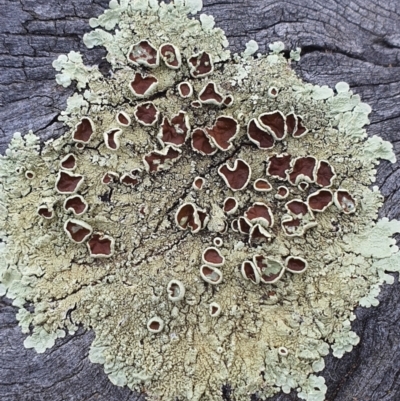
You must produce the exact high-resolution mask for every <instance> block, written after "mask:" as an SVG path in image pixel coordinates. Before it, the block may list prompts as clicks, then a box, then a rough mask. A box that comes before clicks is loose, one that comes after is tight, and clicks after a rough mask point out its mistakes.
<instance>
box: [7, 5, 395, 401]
mask: <svg viewBox="0 0 400 401" xmlns="http://www.w3.org/2000/svg"><path fill="white" fill-rule="evenodd" d="M200 10H201V1H200V0H176V1H175V2H174V3H170V4H164V3H161V4H160V3H159V2H158V1H157V0H120V1H119V2H118V1H116V0H112V1H111V2H110V9H109V10H107V11H106V12H105V13H104V14H103V15H102V16H100V17H99V18H97V19H92V20H91V21H90V23H91V26H92V27H93V28H95V29H94V30H93V31H92V32H91V33H89V34H87V35H86V36H85V37H84V41H85V44H86V45H87V46H88V47H89V48H92V47H94V46H105V47H106V49H107V60H108V62H109V63H110V64H111V66H112V70H111V74H109V76H107V77H104V76H103V75H102V74H101V73H100V71H99V69H98V68H97V67H96V66H92V67H86V66H85V65H84V64H83V61H82V58H81V56H80V54H78V53H75V52H71V53H70V54H69V55H68V56H60V57H59V58H58V59H57V60H56V61H55V62H54V67H55V68H56V69H57V71H59V74H58V75H57V82H58V83H59V84H61V85H63V86H64V87H67V86H69V85H70V84H71V83H72V82H75V83H76V86H77V90H76V93H75V94H74V95H73V96H72V97H70V98H69V99H68V104H67V108H66V110H65V111H64V112H62V115H61V119H62V121H64V123H65V126H66V128H67V131H66V134H65V135H63V136H62V137H60V138H58V139H56V140H51V141H48V142H47V143H46V144H44V145H41V144H40V140H39V138H38V137H37V136H35V135H34V134H33V133H29V134H27V135H26V136H24V137H23V136H21V134H18V133H17V134H15V135H14V138H13V140H12V142H11V144H10V146H9V149H8V150H7V151H6V154H5V156H2V157H1V159H0V180H1V181H0V207H1V214H0V226H1V231H0V236H1V239H2V242H1V243H0V280H1V283H2V284H0V293H1V294H2V295H3V294H7V296H8V297H10V298H12V299H13V300H14V304H15V305H16V306H18V307H19V312H18V316H17V317H18V320H19V324H20V326H21V328H22V330H23V332H24V333H27V334H29V336H28V337H27V339H26V341H25V346H26V347H29V348H30V347H33V348H35V349H36V350H37V351H38V352H44V351H45V350H46V349H47V348H50V347H52V346H53V345H54V342H55V340H56V339H57V338H58V337H62V336H64V335H66V333H69V334H73V333H74V332H75V331H76V330H77V327H78V326H79V325H82V326H83V327H85V328H88V329H92V330H93V331H94V332H95V334H96V338H95V340H94V343H93V344H92V347H91V350H90V359H91V361H92V362H95V363H101V364H103V365H104V369H105V371H106V373H107V374H108V375H109V377H110V380H111V381H112V382H113V383H114V384H116V385H120V386H123V385H128V386H129V387H130V388H132V389H135V390H140V391H144V392H145V393H146V394H148V396H149V398H150V399H160V400H163V401H167V400H168V401H169V400H171V401H172V400H175V399H180V400H220V399H222V390H221V389H222V387H223V386H224V385H228V386H229V387H230V388H231V389H232V396H233V397H234V399H236V400H248V399H249V398H250V395H251V394H257V395H258V396H259V397H260V398H267V397H269V396H271V395H273V394H274V393H276V392H278V391H280V390H282V391H284V392H290V391H291V389H296V390H297V391H298V394H299V397H300V398H302V399H305V400H309V401H323V400H324V394H325V391H326V386H325V384H324V379H323V377H322V376H318V372H321V371H322V370H323V368H324V359H323V357H324V356H325V355H327V354H328V353H329V350H330V348H331V349H332V351H333V354H334V355H335V356H337V357H339V358H340V357H341V356H342V355H343V354H344V353H345V352H349V351H351V349H352V347H353V345H355V344H357V343H358V337H357V335H356V334H355V333H354V332H352V331H351V323H350V322H351V320H352V319H354V318H355V315H354V314H353V313H352V310H353V309H354V307H355V306H357V305H362V306H365V307H369V306H372V305H376V304H377V303H378V301H377V299H376V297H377V295H378V294H379V287H380V285H381V284H382V283H384V282H388V283H390V282H391V281H392V276H390V275H388V274H387V273H386V272H387V271H398V270H399V266H400V257H399V253H398V252H397V251H398V248H397V247H396V245H395V241H394V240H393V239H392V236H393V234H394V233H397V232H399V231H400V223H399V222H398V221H389V220H387V219H385V218H384V219H382V220H377V211H378V208H379V207H380V205H381V204H382V196H381V195H380V192H379V190H378V188H376V187H373V186H372V183H373V182H374V177H375V173H376V171H375V166H376V164H377V162H378V159H379V158H384V159H388V160H390V161H392V162H394V154H393V152H392V148H391V145H390V144H389V143H387V142H384V141H382V140H381V139H380V138H379V137H376V136H374V137H371V138H368V139H367V135H366V131H365V129H364V126H365V125H366V124H368V114H369V113H370V108H369V106H368V105H366V104H364V103H362V102H361V100H360V98H359V96H358V95H355V94H353V92H352V91H351V90H350V89H349V86H348V85H347V84H346V83H343V82H341V83H338V84H337V85H336V87H335V90H332V89H330V88H328V87H325V86H323V87H319V86H315V85H311V84H306V83H304V82H302V81H301V80H300V79H299V78H298V77H297V76H296V74H295V73H294V72H293V71H292V70H291V68H290V63H291V62H292V61H296V60H298V58H299V49H296V51H292V52H291V53H290V58H289V59H287V58H285V57H284V55H283V53H282V51H283V49H284V46H283V44H282V43H274V44H271V45H270V53H269V54H267V55H261V54H256V52H257V44H256V43H255V42H253V41H251V42H249V43H248V45H247V47H246V50H245V51H244V52H243V53H242V54H241V55H240V56H239V55H233V56H232V55H231V54H230V53H229V51H228V50H227V49H226V48H227V46H228V42H227V40H226V38H225V36H224V33H223V31H221V30H220V29H218V28H215V27H214V20H213V18H212V17H211V16H208V15H205V14H200V16H199V17H198V18H194V17H193V16H192V17H190V16H189V14H196V13H197V12H199V11H200ZM371 188H372V189H371Z"/></svg>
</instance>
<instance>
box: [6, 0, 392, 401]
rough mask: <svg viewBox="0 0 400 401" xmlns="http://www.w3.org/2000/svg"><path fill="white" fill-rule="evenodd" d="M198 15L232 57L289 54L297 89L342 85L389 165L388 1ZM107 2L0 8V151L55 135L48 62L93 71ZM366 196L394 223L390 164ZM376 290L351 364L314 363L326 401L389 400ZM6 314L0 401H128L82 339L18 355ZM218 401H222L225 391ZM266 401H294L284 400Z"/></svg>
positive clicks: (384, 328)
mask: <svg viewBox="0 0 400 401" xmlns="http://www.w3.org/2000/svg"><path fill="white" fill-rule="evenodd" d="M204 3H205V12H207V13H210V14H211V15H213V16H214V17H215V20H216V22H217V25H218V26H220V27H221V28H223V29H224V30H225V32H226V33H227V36H228V38H229V40H230V42H231V49H232V51H234V52H235V51H236V52H240V51H242V50H243V49H244V45H245V43H246V42H247V41H248V40H250V39H255V40H256V41H257V42H258V43H259V45H260V50H261V51H265V49H266V46H267V44H268V43H271V42H273V41H276V40H281V41H283V42H284V43H286V44H287V46H288V47H289V48H294V47H296V46H300V47H302V48H303V56H302V59H301V61H300V63H299V64H298V65H297V66H296V67H295V69H296V70H297V72H298V73H299V74H300V75H301V76H302V77H303V79H304V80H306V81H308V82H312V83H315V84H328V85H330V86H333V85H335V83H336V82H338V81H346V82H348V83H349V84H350V86H351V88H352V89H353V90H354V91H355V92H356V93H358V94H360V95H361V97H362V98H363V100H364V101H366V102H368V103H369V104H370V105H371V106H372V108H373V113H372V115H371V126H370V127H369V133H370V134H371V135H373V134H379V135H380V136H382V137H383V138H384V139H387V140H389V141H391V142H392V143H393V145H394V147H395V151H396V154H397V157H398V158H400V135H399V133H400V106H399V105H400V1H399V0H381V1H379V2H377V1H375V0H353V1H351V0H324V1H321V0H312V1H311V0H290V1H287V0H247V1H246V0H214V1H213V0H204ZM107 5H108V0H69V1H62V0H53V1H51V2H49V1H48V0H19V1H18V0H0V38H1V40H0V69H1V73H0V151H2V152H3V151H4V149H5V148H6V145H7V143H8V142H9V140H10V137H11V135H12V133H13V132H15V131H21V132H24V133H25V132H27V130H29V129H32V130H33V131H35V132H37V133H39V134H40V135H41V137H42V138H43V139H46V138H49V137H54V136H58V135H61V134H62V133H63V130H62V126H61V125H60V124H59V123H58V122H57V116H58V114H59V113H60V111H61V110H63V108H64V107H65V102H66V99H67V97H68V96H70V94H71V93H72V89H67V90H65V89H63V88H61V87H59V86H57V85H56V83H55V80H54V76H55V72H54V70H53V68H52V67H51V63H52V61H53V60H54V59H55V58H57V57H58V55H59V54H62V53H68V52H69V51H70V50H75V51H80V52H82V53H83V54H84V55H85V60H86V63H88V64H94V63H101V65H102V66H103V68H104V69H105V70H106V69H107V65H106V64H105V63H104V62H103V61H102V57H103V55H104V53H103V52H102V51H101V50H100V49H93V50H90V51H89V50H87V49H85V47H84V45H83V44H82V35H83V34H84V33H85V32H88V31H89V26H88V20H89V18H91V17H93V16H96V15H98V14H100V13H101V12H102V10H103V9H104V8H105V7H107ZM377 183H378V185H379V186H380V187H381V189H382V191H383V194H384V196H385V198H386V204H385V206H384V207H383V208H382V210H381V215H382V216H383V215H385V216H388V217H390V218H400V202H399V200H400V191H398V187H399V186H400V169H399V164H395V165H391V164H390V163H386V162H384V163H381V165H380V166H379V168H378V180H377ZM395 281H396V283H395V284H394V285H392V286H384V287H383V289H382V292H381V295H380V301H381V303H380V305H379V306H378V307H377V308H371V309H364V308H358V309H357V310H356V314H357V317H358V319H357V320H356V321H355V322H354V324H353V328H354V330H355V331H356V332H357V333H358V335H359V336H360V337H361V342H360V344H359V345H358V346H357V347H355V349H354V350H353V352H352V353H350V354H346V355H345V356H344V357H343V358H342V359H340V360H338V359H335V358H333V357H332V356H328V357H327V358H326V369H325V371H324V372H323V376H324V377H325V378H326V381H327V385H328V394H327V401H398V400H400V379H399V375H400V345H399V344H400V285H399V283H398V278H397V277H396V280H395ZM15 313H16V308H14V307H13V306H11V304H10V302H9V300H7V299H6V298H3V299H2V300H1V303H0V358H1V363H0V399H1V400H7V401H44V400H46V401H48V400H50V401H94V400H96V401H117V400H118V401H133V400H138V399H139V398H143V397H140V396H138V395H136V394H134V393H132V392H131V391H130V390H129V389H127V388H119V387H115V386H113V385H112V384H111V383H110V382H109V381H108V379H107V377H106V375H105V374H104V373H103V371H102V367H101V366H100V365H94V364H91V363H89V361H88V359H87V354H88V349H89V345H90V343H91V341H92V339H93V333H90V332H86V333H85V332H83V331H79V332H78V333H77V334H76V335H75V336H73V337H67V338H65V339H62V340H58V341H57V343H56V346H55V347H54V348H53V349H51V350H49V351H47V352H46V353H45V354H43V355H38V354H36V352H34V351H32V350H26V349H24V347H23V340H24V338H25V336H24V335H23V334H21V332H20V329H19V327H18V326H17V322H16V319H15ZM224 394H225V396H226V398H227V399H228V400H232V401H233V400H234V392H231V391H229V389H225V391H224ZM273 400H275V401H289V400H290V401H295V400H298V398H297V396H296V394H295V393H292V394H290V395H284V394H280V395H277V396H276V397H274V398H273Z"/></svg>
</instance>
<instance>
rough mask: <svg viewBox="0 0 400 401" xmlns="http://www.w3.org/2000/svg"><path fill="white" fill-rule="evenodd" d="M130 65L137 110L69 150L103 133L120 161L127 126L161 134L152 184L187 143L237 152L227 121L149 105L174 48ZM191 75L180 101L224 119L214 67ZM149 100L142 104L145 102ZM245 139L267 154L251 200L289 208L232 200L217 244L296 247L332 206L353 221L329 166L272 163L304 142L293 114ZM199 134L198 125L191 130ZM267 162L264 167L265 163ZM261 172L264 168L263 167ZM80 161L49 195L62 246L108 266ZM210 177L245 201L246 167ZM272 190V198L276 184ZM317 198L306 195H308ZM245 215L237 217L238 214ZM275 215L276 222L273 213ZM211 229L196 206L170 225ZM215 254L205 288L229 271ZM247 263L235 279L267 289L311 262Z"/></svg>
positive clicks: (209, 63)
mask: <svg viewBox="0 0 400 401" xmlns="http://www.w3.org/2000/svg"><path fill="white" fill-rule="evenodd" d="M127 58H128V62H129V63H130V64H131V65H132V66H133V68H134V69H136V70H138V71H136V70H135V71H136V72H135V71H134V72H133V79H132V80H131V82H130V84H129V85H130V86H129V89H130V91H131V92H132V94H133V97H134V101H135V108H134V113H133V114H132V115H129V113H127V112H126V111H124V110H120V111H118V112H117V113H116V116H115V127H114V128H112V129H108V130H107V131H106V132H99V131H100V127H98V126H96V124H95V123H94V122H93V121H92V119H91V118H89V117H83V118H81V120H80V121H79V123H78V124H77V125H76V126H75V128H74V130H73V132H72V141H73V142H74V143H75V146H76V147H77V149H84V147H85V146H86V145H87V144H89V143H90V141H91V139H92V137H93V136H94V135H95V134H96V133H97V132H99V133H100V134H101V135H103V140H104V144H105V146H106V147H107V148H108V149H109V150H110V151H118V149H119V148H120V146H121V144H120V137H121V135H123V133H124V128H126V127H130V126H131V125H132V124H134V123H136V124H140V125H142V126H144V127H154V129H155V130H156V131H157V133H156V138H157V140H158V142H159V143H160V144H161V149H158V150H153V151H151V152H149V153H146V154H145V155H144V156H143V169H144V170H145V171H146V172H147V173H148V174H151V175H152V174H157V173H159V172H161V171H163V170H166V169H168V168H169V167H170V166H171V165H172V164H174V163H175V162H176V161H177V160H178V159H179V158H180V157H181V155H182V146H183V145H184V144H186V142H187V141H188V140H189V141H190V145H189V146H190V147H191V149H192V150H193V151H194V152H196V153H197V154H199V155H201V156H204V157H207V156H212V155H214V154H216V153H217V152H226V151H228V150H230V149H232V148H233V147H234V140H235V138H237V136H238V135H239V132H240V129H241V127H240V124H239V122H238V121H236V120H235V119H234V118H233V117H231V116H228V115H224V114H221V115H219V116H217V117H216V118H215V121H214V124H213V125H212V126H204V127H198V126H197V127H195V128H192V126H191V121H190V119H189V116H188V113H187V112H185V111H183V110H181V111H179V112H178V113H176V114H175V115H173V116H169V117H168V116H163V115H162V113H161V112H160V110H158V108H157V107H156V105H155V104H154V103H153V102H152V101H151V100H150V99H149V98H151V96H152V95H154V94H156V93H157V90H158V83H159V80H158V79H157V76H156V73H155V72H156V71H157V67H159V66H160V65H161V63H164V65H165V66H166V67H167V68H169V69H172V70H177V69H180V68H181V67H182V65H183V61H184V60H183V57H182V56H181V53H180V51H179V49H178V48H177V47H176V46H174V45H173V44H171V43H165V44H162V45H161V46H160V47H159V48H158V49H157V48H156V47H155V46H153V44H152V43H151V42H150V41H148V40H142V41H140V42H138V43H136V44H133V45H132V46H131V47H130V49H129V52H128V55H127ZM186 63H187V68H188V71H189V74H188V77H187V80H185V81H183V82H180V83H179V84H178V85H177V87H176V90H177V92H178V94H179V96H180V98H182V99H185V100H188V101H189V102H190V107H192V108H195V109H199V108H201V107H203V105H209V107H215V108H216V109H217V110H218V109H219V110H224V109H226V108H229V107H230V106H231V105H233V104H234V97H233V96H232V94H230V93H223V91H222V90H221V89H220V88H219V87H218V85H217V84H216V83H215V82H213V81H211V80H210V81H209V80H207V78H206V77H208V76H210V75H211V74H212V73H213V71H214V65H213V60H212V57H211V55H210V54H208V53H207V52H204V51H203V52H200V53H197V54H193V55H192V56H191V57H189V58H188V59H187V60H186ZM203 78H206V79H204V81H205V82H204V86H203V87H202V89H201V90H200V91H198V93H195V90H194V87H193V80H196V79H203ZM268 96H269V97H271V98H275V97H277V96H279V89H278V88H276V87H270V88H269V90H268ZM146 99H147V100H146ZM246 124H247V126H246V127H244V128H245V129H246V130H247V138H248V140H250V141H251V143H252V144H253V146H256V147H257V148H258V149H264V150H266V151H268V157H266V162H267V164H266V166H267V167H266V171H265V177H264V178H258V179H256V180H254V182H253V184H252V188H250V190H251V191H252V192H253V193H254V194H257V196H258V199H259V197H260V194H262V193H263V192H270V191H273V190H275V191H276V194H275V199H276V200H277V202H286V203H285V204H284V210H285V211H286V212H285V213H283V214H282V215H278V216H277V215H275V216H274V213H273V210H272V208H271V206H270V205H269V204H268V202H267V201H266V202H261V201H254V202H253V203H251V204H249V205H239V201H238V200H237V199H236V198H235V197H234V196H228V197H226V199H225V201H224V202H223V204H222V205H220V207H221V209H222V210H223V212H224V214H225V217H226V218H225V223H223V224H221V225H220V227H219V229H215V227H214V229H213V231H214V232H215V231H217V233H218V234H219V235H220V236H223V234H225V233H227V231H228V230H232V231H233V232H235V233H237V234H238V235H242V236H244V238H245V239H246V241H248V243H250V244H260V243H262V242H267V243H268V242H271V241H273V239H274V237H275V236H276V233H277V230H280V232H281V233H283V235H285V236H287V237H296V236H297V237H298V236H302V235H304V234H305V232H306V231H307V230H309V229H311V228H312V227H315V226H316V224H317V223H316V221H315V218H314V213H323V212H324V211H325V210H326V209H327V208H328V207H329V206H330V205H331V204H333V203H334V204H335V205H336V206H337V207H338V208H339V209H340V210H341V211H342V212H344V213H347V214H350V213H353V212H355V210H356V200H355V199H354V197H353V196H352V195H351V194H350V193H349V192H348V191H347V190H345V189H341V188H338V189H336V190H332V186H333V184H334V180H335V177H336V174H335V170H334V167H333V166H332V165H331V164H330V163H329V162H328V161H326V160H317V159H316V158H315V157H314V156H312V155H308V156H303V157H296V156H294V155H290V154H288V153H277V154H276V153H275V154H274V153H272V154H271V152H270V151H271V149H273V148H274V146H275V144H276V143H277V142H282V141H283V140H285V138H287V137H288V136H290V137H292V138H293V139H294V140H300V139H301V138H302V137H303V136H304V135H307V133H308V129H307V128H306V127H305V125H304V123H303V120H302V118H301V116H298V115H296V114H295V113H293V112H292V113H289V114H287V115H285V114H284V113H282V112H281V111H279V110H272V111H265V112H263V113H261V114H260V115H259V116H258V117H254V118H252V119H251V120H250V121H247V122H246ZM194 125H195V124H194ZM264 161H265V160H264ZM260 162H262V160H261V161H260ZM76 166H77V159H76V157H75V155H74V154H73V153H70V154H68V155H66V156H65V157H64V158H63V159H62V160H61V161H60V165H59V167H60V169H59V172H58V175H57V180H56V184H55V187H56V188H55V189H56V191H57V192H58V193H59V194H63V195H65V196H66V198H65V201H64V203H63V207H64V209H65V210H66V211H69V212H72V213H73V214H74V218H71V219H68V221H67V222H66V223H65V224H64V231H65V233H66V235H67V236H68V238H69V239H70V240H71V241H73V242H75V243H86V244H87V247H88V251H89V254H90V256H91V257H94V258H100V257H103V258H104V257H106V258H107V257H111V256H112V255H113V254H114V248H115V240H114V238H112V237H111V236H109V235H107V234H106V233H103V232H98V231H96V230H95V229H94V228H93V227H91V226H90V225H89V224H88V223H86V222H85V221H84V220H83V219H84V215H85V212H86V211H87V209H88V204H87V202H86V201H85V199H84V197H83V196H82V195H80V194H77V192H78V191H79V188H80V187H81V185H82V183H83V181H84V176H83V175H79V174H75V173H74V170H75V168H76ZM216 173H218V174H219V176H220V179H221V180H222V181H221V184H222V185H225V186H226V188H227V189H229V190H231V191H233V192H234V193H235V192H237V191H243V190H245V189H246V188H248V186H249V183H250V182H252V171H251V167H250V165H249V164H248V163H247V162H246V160H244V159H242V158H236V159H235V160H233V164H231V163H230V162H228V161H227V162H224V163H223V164H221V165H220V166H219V168H218V169H217V171H216ZM141 174H142V169H140V168H138V169H135V170H132V171H129V172H123V173H120V172H114V171H108V172H107V173H105V174H104V176H103V177H102V185H111V184H114V185H115V184H117V185H125V186H127V187H130V188H132V189H134V188H135V187H136V186H137V185H138V184H139V183H140V181H141V178H140V176H141ZM26 177H27V178H28V179H31V178H33V173H32V172H29V171H28V172H27V173H26ZM270 181H271V182H272V183H275V184H276V185H277V188H275V189H274V186H273V185H272V183H271V182H270ZM205 183H206V179H205V178H204V177H196V178H195V179H194V181H193V185H192V187H193V189H195V190H196V191H202V190H203V188H204V186H205ZM293 187H295V188H296V189H297V191H296V193H299V191H300V193H304V194H306V195H305V196H304V198H306V199H300V198H294V199H291V200H289V201H286V199H287V198H288V197H289V195H290V194H291V188H293ZM311 187H313V188H314V189H316V190H314V191H313V192H311V193H310V194H309V189H310V188H311ZM243 207H247V210H245V212H244V213H242V215H239V213H238V211H239V209H240V208H242V210H243ZM38 214H39V215H40V216H41V217H43V218H44V219H52V218H54V216H55V214H54V211H53V210H52V208H51V207H50V206H48V205H39V208H38ZM275 214H276V213H275ZM209 223H210V214H209V212H208V211H207V210H206V209H203V208H200V207H199V206H197V205H196V204H195V203H194V202H185V203H183V204H181V205H180V206H179V207H178V208H177V210H176V211H175V224H176V227H177V228H179V229H181V230H189V231H191V233H192V234H194V235H195V234H196V233H198V232H199V231H200V230H202V229H206V228H207V226H208V224H209ZM213 245H214V246H210V247H208V248H206V249H205V250H204V251H203V253H202V266H201V267H200V271H199V275H200V276H201V278H202V279H203V280H204V281H205V282H207V283H209V284H211V285H217V284H220V283H221V281H222V280H223V271H222V270H221V268H222V267H223V265H224V263H225V258H224V257H223V256H222V254H221V252H220V250H219V248H220V247H221V246H222V245H223V239H222V238H221V237H217V238H215V239H214V243H213ZM249 256H250V257H249V260H244V261H243V263H242V265H241V266H240V271H241V274H242V276H243V278H244V279H245V280H250V281H251V282H253V283H254V284H260V283H266V284H271V283H275V282H276V281H277V280H279V279H280V278H281V277H282V275H283V273H284V272H285V270H287V271H289V272H291V273H302V272H304V271H305V270H306V268H307V261H306V260H305V259H304V258H301V257H298V256H296V257H295V256H288V257H287V258H286V259H285V260H278V258H274V257H270V256H269V255H263V254H255V255H249ZM167 294H168V299H169V300H170V301H171V302H177V301H180V300H182V299H183V298H184V296H185V287H184V285H183V283H181V282H180V281H179V280H172V281H170V282H169V283H168V285H167ZM209 307H210V309H209V313H210V315H211V316H218V315H219V314H220V313H221V308H220V306H219V305H218V304H217V303H215V302H214V303H212V304H210V306H209ZM163 325H164V323H163V321H162V320H161V319H160V318H159V317H154V318H152V319H151V320H149V321H148V324H147V328H148V330H149V331H150V332H154V333H157V332H160V331H162V329H163Z"/></svg>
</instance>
